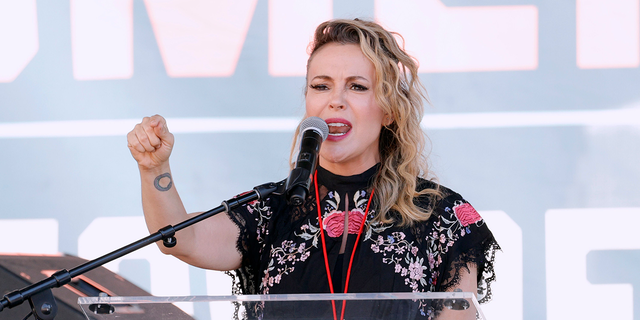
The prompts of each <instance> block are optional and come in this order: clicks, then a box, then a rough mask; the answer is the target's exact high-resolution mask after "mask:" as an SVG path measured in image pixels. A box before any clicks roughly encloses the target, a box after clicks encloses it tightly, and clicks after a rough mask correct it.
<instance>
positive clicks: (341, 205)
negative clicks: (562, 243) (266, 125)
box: [229, 165, 499, 319]
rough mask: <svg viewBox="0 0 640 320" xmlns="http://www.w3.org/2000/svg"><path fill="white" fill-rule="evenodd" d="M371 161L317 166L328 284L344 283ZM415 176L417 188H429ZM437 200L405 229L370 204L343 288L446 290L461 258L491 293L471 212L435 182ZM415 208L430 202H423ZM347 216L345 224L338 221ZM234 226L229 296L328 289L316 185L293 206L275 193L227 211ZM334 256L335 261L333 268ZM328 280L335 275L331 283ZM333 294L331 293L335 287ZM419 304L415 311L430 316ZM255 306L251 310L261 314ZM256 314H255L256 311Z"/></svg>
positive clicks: (482, 240)
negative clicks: (347, 171)
mask: <svg viewBox="0 0 640 320" xmlns="http://www.w3.org/2000/svg"><path fill="white" fill-rule="evenodd" d="M377 170H378V165H376V166H374V167H372V168H371V169H369V170H367V171H366V172H364V173H362V174H359V175H354V176H348V177H345V176H338V175H334V174H332V173H331V172H329V171H327V170H324V169H323V168H318V191H319V197H320V198H321V201H320V205H321V210H322V217H323V218H322V220H323V228H324V232H325V243H326V248H327V253H328V254H327V256H328V261H329V266H330V269H331V272H332V273H335V272H336V270H337V272H338V273H342V275H340V274H337V275H336V274H333V275H332V278H333V279H340V278H341V279H342V283H338V284H336V285H334V287H337V288H341V287H342V288H343V287H344V281H345V279H346V273H347V269H348V265H349V260H350V258H351V254H352V250H353V247H354V243H355V240H356V237H357V233H358V229H359V227H360V224H361V222H362V219H363V218H364V215H365V210H366V206H367V201H368V199H369V196H370V193H371V188H370V185H371V183H372V182H373V178H374V177H375V174H376V173H377ZM434 187H436V185H435V184H434V183H433V182H431V181H427V180H423V179H420V180H419V187H418V188H419V189H420V190H422V189H424V188H434ZM440 190H441V192H443V193H444V197H443V198H442V199H440V200H439V201H437V202H436V203H435V204H433V209H434V213H433V214H432V215H431V217H430V218H429V219H428V220H427V221H425V222H421V223H417V224H414V225H413V226H412V227H399V226H396V225H394V224H388V225H383V224H380V223H376V222H373V218H374V216H375V215H376V208H375V204H374V203H372V204H371V208H370V209H369V212H368V213H367V216H366V221H365V227H364V231H363V233H362V235H361V237H360V243H359V244H358V246H357V249H356V252H355V256H354V259H353V266H352V269H351V278H350V280H349V287H348V289H349V292H352V293H354V292H402V291H405V292H406V291H409V292H412V291H413V292H426V291H433V292H436V291H446V290H447V289H449V288H451V287H453V286H455V285H456V284H457V282H458V281H459V274H460V273H459V272H460V271H461V270H463V269H465V268H466V266H467V264H468V263H472V264H475V265H476V266H477V269H478V299H479V300H480V302H484V301H487V300H488V299H489V298H490V295H491V291H490V287H489V285H490V283H491V282H492V281H493V280H494V273H493V258H494V253H495V250H496V249H499V247H498V245H497V243H496V241H495V240H494V238H493V235H492V234H491V231H489V229H488V228H487V226H486V224H485V223H484V221H483V220H482V218H481V217H480V215H479V214H478V213H477V211H476V210H475V209H474V208H473V207H472V206H471V205H470V204H469V203H468V202H467V201H465V200H464V199H463V198H462V197H461V196H460V195H459V194H457V193H455V192H453V191H451V190H449V189H447V188H444V187H440ZM419 205H420V206H423V207H429V206H432V204H431V203H430V201H429V199H428V198H427V197H424V199H423V198H421V199H419ZM345 212H347V213H348V228H345V226H344V220H345ZM229 216H230V218H231V219H232V221H234V222H235V223H236V224H237V225H238V227H239V229H240V237H239V239H238V244H237V246H238V250H239V251H240V253H241V254H242V267H241V268H240V269H238V270H236V271H235V276H236V279H235V282H236V284H235V292H234V294H270V293H328V292H330V290H329V283H328V280H327V272H326V269H325V262H324V255H323V253H322V242H321V237H320V228H319V223H318V213H317V209H316V199H315V190H314V191H312V192H309V195H308V196H307V199H306V201H305V203H304V204H303V205H302V206H300V207H291V206H288V205H287V203H286V200H285V199H284V197H282V196H272V197H270V198H267V199H265V200H264V201H261V202H258V201H254V202H253V203H250V204H249V205H247V206H245V207H242V208H240V209H236V210H234V211H232V212H230V213H229ZM345 229H348V237H347V242H346V248H345V250H344V257H343V258H340V259H339V256H340V255H339V252H340V247H341V245H342V242H343V241H342V240H343V239H342V238H343V233H344V231H345ZM336 261H340V262H341V263H342V265H341V266H336ZM334 281H335V280H334ZM336 291H337V290H336ZM428 309H429V308H428V307H427V306H421V309H420V310H419V314H420V315H422V316H423V318H424V319H428V318H431V316H432V314H431V313H432V312H431V311H429V310H428ZM263 311H264V310H260V308H259V306H257V307H256V308H254V310H250V313H251V312H256V313H260V312H263ZM254 316H257V317H258V318H260V315H259V314H256V315H254Z"/></svg>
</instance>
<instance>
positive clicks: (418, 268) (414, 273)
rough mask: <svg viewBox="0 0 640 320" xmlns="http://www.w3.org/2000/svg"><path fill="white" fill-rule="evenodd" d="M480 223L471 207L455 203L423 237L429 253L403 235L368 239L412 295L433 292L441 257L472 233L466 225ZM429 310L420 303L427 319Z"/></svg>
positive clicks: (461, 202)
mask: <svg viewBox="0 0 640 320" xmlns="http://www.w3.org/2000/svg"><path fill="white" fill-rule="evenodd" d="M481 222H482V217H480V215H479V214H478V212H477V211H476V210H475V209H474V208H473V207H472V206H471V205H470V204H468V203H466V202H463V201H461V200H456V201H455V202H454V206H453V208H450V207H446V208H445V209H444V214H443V215H441V216H440V217H439V219H436V221H435V222H434V224H433V231H432V232H431V233H429V234H427V236H426V237H425V240H426V241H427V246H428V248H429V249H428V250H425V251H424V252H421V251H420V250H419V249H418V246H416V245H415V243H414V242H413V241H411V242H409V241H408V240H407V239H406V235H405V234H404V232H392V233H391V235H387V236H386V237H384V236H382V235H378V237H377V238H375V239H374V237H371V239H370V240H371V241H373V242H374V243H373V244H371V250H372V251H373V252H374V253H377V254H382V262H383V263H385V264H388V265H392V266H393V267H394V271H395V273H396V274H400V276H401V277H403V278H404V283H405V285H407V286H408V287H409V288H411V290H412V291H413V292H425V291H435V290H436V284H437V283H438V278H439V277H440V272H439V269H440V266H441V265H442V262H443V257H444V255H446V253H447V252H448V251H449V248H450V247H452V246H453V245H454V243H455V242H456V241H458V240H459V239H460V238H461V237H464V236H465V235H467V234H470V233H471V229H470V228H469V225H471V224H476V225H478V226H479V225H481ZM388 227H390V226H387V228H388ZM378 228H380V227H378ZM424 256H426V260H427V261H426V263H427V264H428V268H427V265H426V264H425V257H424ZM425 272H426V273H427V274H425ZM427 277H428V279H427ZM425 310H426V313H425ZM430 311H431V310H429V309H428V308H427V305H426V304H424V303H423V302H421V303H420V313H421V314H422V315H423V316H425V315H427V316H429V317H430V316H431V314H430Z"/></svg>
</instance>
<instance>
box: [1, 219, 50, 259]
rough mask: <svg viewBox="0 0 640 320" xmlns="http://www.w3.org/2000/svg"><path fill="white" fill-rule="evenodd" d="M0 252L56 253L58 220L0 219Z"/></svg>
mask: <svg viewBox="0 0 640 320" xmlns="http://www.w3.org/2000/svg"><path fill="white" fill-rule="evenodd" d="M0 230H1V231H0V243H2V246H0V252H1V253H26V254H57V253H58V220H56V219H8V220H4V219H0Z"/></svg>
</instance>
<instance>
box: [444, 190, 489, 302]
mask: <svg viewBox="0 0 640 320" xmlns="http://www.w3.org/2000/svg"><path fill="white" fill-rule="evenodd" d="M436 214H438V215H439V216H438V220H437V222H436V223H435V231H434V233H433V234H432V236H435V237H437V238H438V239H435V240H436V241H439V242H440V243H442V244H443V247H445V249H444V250H441V252H442V253H443V254H442V264H441V265H440V275H441V276H440V278H439V281H438V282H439V283H438V285H437V286H436V290H437V291H446V290H448V289H450V288H452V287H455V286H456V285H458V284H459V282H460V279H461V271H463V270H464V271H466V272H469V268H468V266H469V265H475V266H476V267H477V272H478V274H477V279H478V280H477V281H478V282H477V284H478V301H479V302H481V303H483V302H487V301H489V300H490V299H491V283H492V282H493V281H494V280H495V273H494V269H493V263H494V258H495V252H496V250H499V249H500V246H499V245H498V243H497V242H496V240H495V239H494V237H493V234H492V233H491V231H490V230H489V228H488V227H487V225H486V224H485V222H484V220H483V219H482V217H481V216H480V215H479V214H478V212H477V211H476V210H475V209H474V208H473V206H471V204H469V203H468V202H467V201H465V200H464V199H463V198H462V197H461V196H460V195H459V194H456V193H452V194H450V195H448V196H447V197H446V198H445V199H444V200H443V201H442V202H441V205H440V206H439V207H438V208H436Z"/></svg>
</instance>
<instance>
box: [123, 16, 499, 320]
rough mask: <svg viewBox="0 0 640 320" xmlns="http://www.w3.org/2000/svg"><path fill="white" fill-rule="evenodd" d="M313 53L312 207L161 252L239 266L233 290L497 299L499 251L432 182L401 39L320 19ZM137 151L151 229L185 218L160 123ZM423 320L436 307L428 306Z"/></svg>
mask: <svg viewBox="0 0 640 320" xmlns="http://www.w3.org/2000/svg"><path fill="white" fill-rule="evenodd" d="M310 48H311V55H310V57H309V60H308V63H307V75H306V90H305V108H306V114H305V118H307V117H312V116H313V117H319V118H321V119H323V120H324V121H325V122H326V123H327V125H328V127H329V135H328V138H327V139H326V141H325V142H324V143H323V144H322V147H321V149H320V153H319V159H318V164H319V165H318V168H317V170H316V171H315V172H314V173H313V176H312V184H311V186H312V187H311V190H310V192H309V193H308V195H307V196H306V198H305V200H304V201H303V204H302V205H300V206H291V205H288V203H287V200H286V199H285V197H284V196H279V195H272V196H270V197H268V198H266V199H263V200H261V201H254V202H253V203H250V204H248V205H246V206H244V207H241V208H238V209H235V210H233V211H231V212H228V213H227V214H219V215H216V216H214V217H212V218H210V219H207V220H205V221H203V222H201V223H198V224H196V225H194V226H192V227H190V228H187V229H184V230H182V231H180V232H178V234H177V235H176V237H177V239H178V243H177V245H176V246H175V247H173V248H165V247H163V246H160V249H161V250H162V251H163V252H164V253H167V254H172V255H174V256H176V257H177V258H179V259H181V260H183V261H185V262H187V263H189V264H192V265H194V266H197V267H201V268H206V269H215V270H235V274H236V276H237V277H236V281H237V283H236V284H237V288H239V289H240V292H235V293H244V294H271V293H328V292H335V293H342V292H391V291H395V292H399V291H408V292H427V291H432V292H437V291H440V292H444V291H453V290H456V289H460V290H462V291H467V292H478V295H479V296H478V299H479V300H480V301H481V302H482V301H486V300H488V299H489V296H490V290H489V284H490V282H491V281H493V279H494V273H493V257H494V253H495V250H496V249H498V248H499V247H498V245H497V243H496V241H495V240H494V238H493V235H492V234H491V232H490V231H489V229H488V228H487V226H486V225H485V224H484V221H483V220H482V218H481V217H480V215H479V214H478V213H477V212H476V210H475V209H474V208H473V207H472V206H471V205H470V204H469V203H468V202H467V201H465V200H464V198H462V197H461V196H460V195H459V194H457V193H455V192H453V191H452V190H450V189H448V188H446V187H444V186H441V185H439V184H438V183H437V182H434V181H433V180H430V179H429V177H431V176H432V175H431V173H430V171H429V169H428V167H427V159H426V158H425V156H424V155H423V151H424V145H425V136H424V133H423V131H422V129H421V127H420V122H421V120H422V116H423V101H424V100H426V93H425V91H424V88H423V87H422V85H421V83H420V81H419V78H418V65H417V62H416V61H415V60H414V59H413V58H412V57H410V56H409V55H407V53H406V52H405V51H404V50H403V49H402V48H400V47H399V46H398V43H397V42H396V39H395V38H394V34H392V33H390V32H388V31H386V30H385V29H383V28H382V27H381V26H380V25H378V24H376V23H374V22H369V21H362V20H358V19H355V20H331V21H327V22H324V23H322V24H321V25H320V26H318V28H317V29H316V31H315V36H314V41H313V43H312V44H311V47H310ZM128 143H129V149H130V150H131V154H132V155H133V157H134V158H135V160H136V161H137V162H138V167H139V169H140V176H141V181H142V203H143V209H144V215H145V219H146V222H147V226H148V228H149V230H150V231H153V232H155V231H156V230H158V229H160V228H162V227H164V226H166V225H168V224H176V223H178V222H181V221H183V220H185V219H187V218H188V217H189V216H188V214H187V212H186V211H185V208H184V206H183V204H182V202H181V200H180V197H179V195H178V192H177V190H176V186H175V185H174V184H173V181H172V177H171V169H170V167H169V155H170V154H171V149H172V146H173V143H174V137H173V135H172V134H171V133H170V131H169V128H167V124H166V122H165V120H164V119H163V118H162V117H161V116H158V115H156V116H152V117H148V118H144V119H143V120H142V123H140V124H138V125H136V126H135V128H134V129H133V130H132V131H131V132H130V133H129V134H128ZM295 143H296V141H294V145H295ZM292 150H293V148H292ZM292 158H293V155H292ZM258 309H259V308H258ZM258 309H256V310H252V312H255V313H256V314H259V313H260V312H262V311H261V310H258ZM343 312H344V311H343ZM334 314H335V310H334ZM338 314H340V310H338ZM417 316H418V318H420V317H422V318H424V319H428V318H433V317H434V312H433V310H432V309H431V308H429V306H427V305H426V304H424V305H421V306H419V308H418V312H417Z"/></svg>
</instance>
